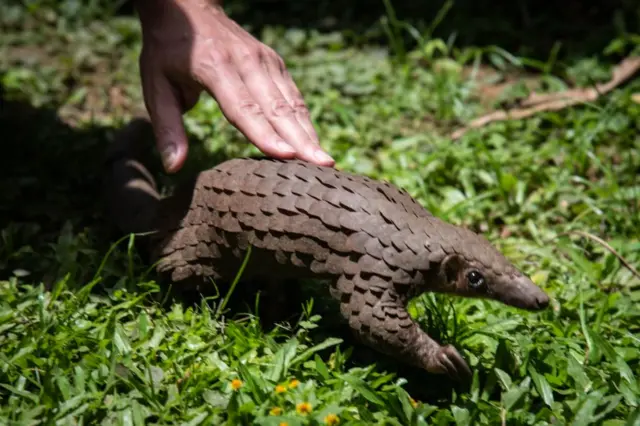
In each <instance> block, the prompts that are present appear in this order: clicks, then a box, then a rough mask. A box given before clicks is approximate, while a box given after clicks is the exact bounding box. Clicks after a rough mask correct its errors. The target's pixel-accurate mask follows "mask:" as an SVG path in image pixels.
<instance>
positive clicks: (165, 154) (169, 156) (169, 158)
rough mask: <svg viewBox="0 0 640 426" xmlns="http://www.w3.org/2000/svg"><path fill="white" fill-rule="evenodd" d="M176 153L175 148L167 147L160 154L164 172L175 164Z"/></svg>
mask: <svg viewBox="0 0 640 426" xmlns="http://www.w3.org/2000/svg"><path fill="white" fill-rule="evenodd" d="M177 155H178V152H177V151H176V148H175V146H173V145H169V146H167V147H166V148H165V149H164V150H163V151H162V153H161V156H162V165H163V166H164V169H165V170H169V169H171V168H172V167H173V165H174V163H175V162H176V157H177Z"/></svg>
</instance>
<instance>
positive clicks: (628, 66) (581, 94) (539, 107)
mask: <svg viewBox="0 0 640 426" xmlns="http://www.w3.org/2000/svg"><path fill="white" fill-rule="evenodd" d="M638 70H640V56H632V57H629V58H625V59H624V60H623V61H622V62H620V63H619V64H618V65H617V66H616V67H615V68H614V69H613V76H612V77H611V80H609V81H608V82H606V83H602V84H596V85H595V87H590V88H577V89H571V90H565V91H563V92H557V93H544V94H539V93H535V92H533V93H531V94H530V95H529V97H528V98H526V99H524V100H523V101H522V102H520V104H519V105H518V107H516V108H513V109H511V110H507V111H504V110H499V111H493V112H490V113H488V114H486V115H483V116H481V117H478V118H476V119H474V120H472V121H471V123H469V124H468V125H467V126H465V127H463V128H461V129H458V130H456V131H455V132H453V133H452V134H451V138H452V139H454V140H455V139H458V138H460V137H461V136H462V135H463V134H465V133H466V132H467V131H469V130H471V129H477V128H480V127H483V126H486V125H487V124H489V123H492V122H495V121H505V120H514V119H515V120H519V119H523V118H526V117H530V116H532V115H534V114H536V113H538V112H542V111H557V110H560V109H563V108H567V107H569V106H572V105H577V104H581V103H585V102H593V101H595V100H596V99H598V98H599V97H600V96H602V95H604V94H606V93H608V92H610V91H612V90H613V89H615V88H616V87H618V86H619V85H621V84H622V83H624V82H625V81H627V80H628V79H629V78H631V77H632V76H633V75H634V74H635V73H636V72H638Z"/></svg>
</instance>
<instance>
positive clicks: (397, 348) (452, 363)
mask: <svg viewBox="0 0 640 426" xmlns="http://www.w3.org/2000/svg"><path fill="white" fill-rule="evenodd" d="M331 292H332V295H333V297H335V298H336V299H338V300H340V311H341V312H342V315H343V316H344V317H345V318H346V319H347V320H348V322H349V326H350V328H351V329H352V330H353V332H354V333H355V336H356V338H357V339H358V340H360V341H361V342H362V343H364V344H365V345H367V346H369V347H371V348H373V349H375V350H378V351H380V352H382V353H385V354H387V355H390V356H394V357H396V358H399V359H402V360H403V361H405V362H407V363H409V364H412V365H415V366H418V367H421V368H423V369H425V370H426V371H428V372H430V373H435V374H443V373H446V374H448V375H449V376H451V377H453V378H455V379H458V380H461V379H464V378H467V377H469V376H471V374H472V373H471V370H470V369H469V366H468V365H467V363H466V362H465V360H464V359H463V358H462V356H461V355H460V354H459V353H458V351H457V350H456V349H455V348H454V347H453V346H451V345H446V346H442V345H440V344H439V343H437V342H436V341H435V340H433V339H432V338H431V337H429V335H428V334H427V333H425V332H424V331H423V330H422V329H421V328H420V326H419V325H418V324H417V323H416V322H415V321H413V319H412V318H411V317H410V316H409V313H408V312H407V310H406V308H405V306H404V303H403V300H402V299H401V298H400V297H399V296H398V294H397V293H396V291H395V290H394V288H393V286H391V285H390V284H389V283H388V282H386V281H385V280H384V279H383V278H381V277H377V276H375V275H372V276H369V277H366V279H365V277H363V276H362V275H361V274H356V275H354V276H350V277H349V276H346V275H342V276H341V277H340V278H339V279H338V280H337V281H336V282H335V284H334V285H333V286H332V288H331Z"/></svg>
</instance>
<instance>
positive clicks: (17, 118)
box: [0, 1, 640, 426]
mask: <svg viewBox="0 0 640 426" xmlns="http://www.w3.org/2000/svg"><path fill="white" fill-rule="evenodd" d="M103 3H104V4H108V3H109V2H103ZM320 3H321V4H323V5H324V4H325V2H320ZM16 4H17V3H16ZM24 4H28V5H29V7H30V8H29V9H27V8H26V6H24V5H19V6H11V5H0V30H1V31H2V34H3V35H2V38H1V39H0V79H1V80H0V81H1V82H2V87H3V88H4V91H5V93H4V97H5V101H7V103H6V104H5V105H4V106H3V109H2V115H1V116H0V123H1V126H0V127H2V129H3V134H4V135H8V136H3V150H6V151H4V153H3V154H2V155H1V156H0V157H2V158H0V166H1V167H2V177H0V194H2V195H0V197H1V199H2V203H0V227H1V234H0V237H1V240H0V348H1V351H0V424H2V425H5V424H6V425H27V424H28V425H33V424H60V425H66V424H104V425H107V424H127V425H128V424H136V425H137V424H145V423H148V424H185V425H197V424H264V425H267V424H269V425H271V424H273V425H278V424H281V422H286V423H287V424H289V425H297V424H325V420H326V419H327V416H328V415H336V416H338V418H339V419H340V424H341V425H345V424H385V425H418V424H420V425H426V424H438V425H445V424H457V425H467V424H476V425H496V424H508V425H520V424H527V425H534V424H535V425H543V424H555V425H565V424H566V425H569V424H571V425H587V424H597V425H606V426H617V425H620V426H623V425H626V426H631V425H637V424H640V408H639V406H640V380H639V376H640V280H638V278H636V277H634V276H633V275H632V273H631V272H630V271H629V270H628V269H627V268H625V267H624V266H623V265H622V263H621V262H620V261H619V259H618V258H617V257H616V256H615V255H614V254H612V253H611V252H610V251H609V250H608V249H607V248H606V247H604V246H603V245H602V244H600V243H598V242H596V241H594V240H592V239H589V238H584V237H582V236H579V235H576V234H571V232H572V231H581V232H586V233H588V234H591V235H594V236H597V237H600V238H601V239H602V240H604V241H606V242H607V243H608V244H609V245H610V246H611V247H612V248H613V249H614V250H615V251H616V252H617V253H618V254H619V255H620V256H622V257H623V258H624V259H626V261H628V262H629V263H630V264H631V265H633V266H635V267H636V269H637V268H638V266H639V265H640V177H639V176H640V132H639V131H640V104H639V103H638V102H637V97H636V98H635V99H636V100H635V101H634V97H633V95H634V94H636V93H640V79H636V80H631V81H630V82H628V83H627V84H625V85H623V86H621V87H619V88H617V89H616V90H614V91H613V92H612V93H611V94H609V95H607V96H604V97H603V98H601V99H600V100H598V101H597V102H595V103H589V104H587V105H582V106H578V107H573V108H570V109H567V110H563V111H559V112H543V113H539V114H537V115H535V116H534V117H531V118H529V119H526V120H519V121H512V122H502V123H495V124H492V125H489V126H487V127H485V128H482V129H480V130H477V131H473V132H469V133H467V134H466V135H465V136H464V137H463V138H461V139H460V140H457V141H452V140H451V138H450V137H449V136H448V135H450V133H451V132H452V131H453V130H454V129H456V128H458V127H459V126H461V125H463V124H464V123H465V122H468V121H469V120H471V119H472V118H474V117H476V116H478V115H480V114H481V113H483V112H484V111H486V110H487V108H489V107H490V106H491V105H494V104H491V103H489V105H487V102H481V99H479V97H478V95H477V94H478V87H479V86H481V85H483V84H486V82H483V81H482V80H479V79H473V78H472V76H473V71H474V67H478V68H477V70H481V71H484V72H483V73H482V74H480V75H481V76H485V77H486V76H487V75H488V77H487V78H494V79H508V80H509V81H514V82H515V81H517V80H518V76H525V77H526V76H529V77H531V78H532V80H533V81H535V82H537V84H538V85H539V87H541V88H542V89H543V90H559V89H562V88H564V87H568V86H569V85H570V83H569V82H575V83H576V84H580V85H588V84H591V83H593V82H594V81H603V80H606V79H608V78H609V76H610V73H611V70H612V66H613V65H614V64H615V63H616V62H617V61H618V59H619V58H620V55H623V54H631V53H634V52H635V54H637V53H638V52H639V51H640V41H639V40H640V35H639V34H640V27H639V26H638V25H635V27H634V26H633V25H630V24H628V23H627V24H626V27H625V26H624V25H622V24H621V21H620V19H619V16H620V15H619V14H617V15H615V16H614V18H612V22H613V23H614V24H615V25H614V26H613V27H615V28H616V31H617V33H616V34H613V35H610V34H608V35H607V37H609V38H607V39H606V40H605V41H604V42H602V43H601V44H600V45H597V43H596V48H595V49H596V50H593V49H594V48H593V47H592V45H593V43H592V41H593V37H590V38H589V43H591V44H590V47H589V49H591V50H588V49H587V50H584V51H580V50H579V49H578V48H577V47H575V39H574V41H573V43H574V45H572V46H573V47H572V51H571V55H569V54H565V51H563V50H562V48H561V49H560V50H559V51H555V53H554V51H551V50H548V51H547V53H548V54H547V55H546V56H544V55H543V56H540V55H538V56H534V55H531V56H530V57H526V56H523V55H524V54H526V53H527V52H534V51H536V49H535V46H533V47H532V46H524V47H523V48H522V51H521V52H515V51H514V52H511V53H508V52H507V51H506V50H504V49H502V48H501V47H500V45H498V44H495V45H479V46H470V45H460V44H456V43H450V41H451V39H449V38H448V37H447V36H446V35H441V34H436V33H437V31H436V32H429V31H428V30H429V28H430V27H429V25H430V24H431V23H432V20H429V22H427V24H425V25H421V24H419V23H417V24H415V25H414V26H409V24H407V23H406V22H407V21H405V20H404V17H401V16H399V15H398V17H396V18H394V15H393V12H394V9H393V8H392V6H394V4H393V3H392V2H381V5H379V6H380V8H381V11H382V12H381V13H382V18H381V20H379V21H374V22H378V23H379V25H375V26H373V27H371V28H369V27H367V28H368V31H367V32H365V31H355V30H354V31H350V30H349V29H348V28H340V29H335V30H331V31H329V30H320V29H310V30H305V29H301V28H302V27H293V26H291V27H287V26H275V25H273V24H268V25H264V26H261V31H260V32H259V34H258V35H259V36H260V37H261V38H262V40H264V41H266V42H268V43H269V44H271V45H272V46H274V47H275V48H276V49H277V50H278V51H279V52H280V53H281V54H282V55H283V56H284V57H285V59H286V60H287V63H288V65H289V67H290V70H291V72H292V74H293V76H294V78H295V80H296V81H297V83H298V85H299V87H300V88H301V90H302V91H303V93H304V96H305V98H306V100H307V102H308V104H309V106H310V109H311V112H312V117H313V119H314V122H315V123H316V126H317V129H318V132H319V135H320V137H321V140H322V144H323V146H324V147H325V148H326V149H327V150H328V151H329V152H330V153H331V154H332V155H333V156H334V157H335V158H336V159H337V167H339V168H341V169H345V170H349V171H353V172H358V173H363V174H366V175H368V176H371V177H374V178H379V179H386V180H389V181H391V182H393V183H395V184H397V185H399V186H402V187H404V188H406V189H407V190H408V191H409V192H410V193H411V194H412V195H413V196H415V197H416V198H417V199H418V200H419V201H420V202H421V203H422V204H423V205H424V206H425V207H427V208H428V209H430V210H431V211H432V212H433V213H434V214H435V215H437V216H440V217H442V218H443V219H445V220H448V221H450V222H453V223H455V224H459V225H464V226H468V227H471V228H473V229H475V230H478V231H481V232H483V233H485V234H486V235H487V237H488V238H489V239H490V240H491V241H493V242H494V243H495V244H496V245H497V246H498V247H499V248H500V249H501V250H502V251H503V252H504V253H505V254H506V255H507V256H508V257H509V258H511V259H512V260H513V261H514V263H516V264H517V265H518V266H519V267H521V268H522V269H523V270H524V271H525V272H526V273H528V274H530V275H531V276H532V277H533V279H534V281H536V283H538V284H539V285H540V286H541V287H543V288H544V289H545V291H547V292H548V293H549V295H550V296H551V298H552V304H551V306H550V308H549V309H548V310H546V311H544V312H540V313H527V312H522V311H518V310H516V309H513V308H508V307H505V306H503V305H501V304H499V303H497V302H490V301H482V300H463V299H454V298H450V297H443V296H437V297H436V296H433V295H426V296H424V297H421V298H419V300H417V301H415V303H414V304H413V305H412V315H414V316H415V317H416V318H417V319H418V320H419V321H420V322H421V324H423V325H424V327H425V328H428V329H429V330H430V332H431V333H432V334H433V335H434V336H435V337H437V338H438V339H441V341H443V342H449V343H453V344H455V345H456V347H458V348H459V349H460V350H461V351H462V353H463V355H464V356H465V358H466V359H467V360H468V362H469V364H470V365H471V367H472V369H474V371H476V374H475V376H474V379H473V382H472V383H471V386H470V387H469V388H468V389H460V388H455V387H451V386H449V385H450V384H449V383H447V381H446V379H445V378H443V377H438V376H436V377H434V376H424V375H420V373H419V372H415V371H413V370H404V369H403V368H401V367H399V366H396V365H395V363H393V361H390V360H388V359H385V358H383V357H381V356H379V355H377V354H376V353H368V352H366V351H365V350H364V349H363V348H361V347H359V346H354V345H353V343H352V342H351V341H349V340H348V339H345V338H344V335H343V334H340V333H336V332H334V329H333V328H331V326H330V325H329V324H330V323H331V322H332V318H331V317H330V314H327V308H326V307H325V306H324V302H323V301H322V299H321V298H320V299H319V298H314V299H313V300H312V301H311V300H310V301H309V302H306V303H305V304H304V309H303V314H302V315H301V316H300V318H298V319H296V320H295V321H292V323H291V324H289V325H286V324H285V325H282V326H281V327H278V328H276V329H273V330H262V329H261V327H260V325H259V321H258V319H257V318H256V316H255V315H252V314H251V313H250V312H247V311H248V310H244V311H243V310H242V309H241V310H230V309H220V308H221V304H222V300H221V298H222V297H224V296H225V293H224V291H223V293H222V295H221V296H220V297H218V298H207V299H198V298H196V299H195V302H193V303H189V302H187V301H185V300H182V299H180V298H177V297H172V296H170V295H169V293H167V289H166V288H161V287H160V286H159V285H158V284H157V283H156V282H155V281H154V279H155V278H156V277H155V276H154V275H153V273H152V271H150V270H149V266H150V265H146V264H144V262H143V261H142V260H141V259H140V257H139V256H138V254H137V252H136V251H135V250H134V249H133V246H132V245H131V241H130V240H127V239H126V238H125V239H123V240H122V241H120V242H119V243H118V244H117V245H116V246H114V243H116V241H117V237H114V236H113V235H112V234H110V233H109V231H108V226H107V221H106V218H105V217H104V213H103V205H102V199H101V196H100V193H99V188H100V176H99V171H100V170H99V166H100V160H101V157H100V155H101V154H102V152H103V151H104V148H105V146H106V143H108V141H109V140H110V138H111V136H112V134H113V131H114V129H115V128H116V127H117V126H118V125H120V123H122V122H123V121H124V120H126V118H127V117H128V115H129V114H130V113H131V112H132V111H134V110H135V108H136V107H139V105H140V102H141V96H140V88H139V83H138V78H139V77H138V75H137V64H136V61H137V52H138V49H139V47H140V33H139V28H138V24H137V21H136V20H135V19H133V18H131V17H126V16H124V17H123V16H114V15H113V13H112V12H111V11H109V9H108V8H107V7H105V6H104V5H103V4H102V3H99V2H92V6H90V7H89V6H84V7H81V8H80V9H77V10H76V9H74V8H73V7H74V5H76V4H77V3H76V2H72V1H67V2H63V3H62V4H63V5H64V8H62V9H59V12H60V14H61V15H60V16H57V17H56V16H54V15H52V13H53V12H52V9H51V8H50V7H49V6H48V5H49V4H50V3H48V2H25V3H24ZM243 5H244V3H242V2H230V5H229V7H230V10H232V11H233V10H236V11H237V13H238V14H240V13H246V11H245V9H242V7H241V6H243ZM385 5H386V6H387V7H390V8H388V9H386V12H385ZM291 7H294V6H291ZM456 7H458V6H457V5H455V4H453V8H456ZM460 7H461V6H460ZM437 10H438V9H437V8H436V11H435V12H434V13H433V14H432V15H429V16H431V18H435V16H436V13H437ZM463 10H464V8H463ZM257 13H258V12H256V14H257ZM349 13H351V16H356V15H357V10H355V9H354V10H351V11H349V10H346V12H345V15H348V14H349ZM446 13H447V9H446V8H445V9H442V14H443V16H444V15H446ZM294 15H295V14H294ZM460 16H461V15H460V14H458V15H456V19H455V20H453V21H446V19H445V20H444V21H443V22H444V23H443V25H445V27H443V28H448V27H446V25H454V24H459V23H460ZM628 16H629V15H628ZM547 17H548V18H550V19H551V18H552V17H553V16H552V15H548V16H547ZM54 18H57V19H58V20H57V21H56V20H55V19H54ZM98 19H100V21H98ZM247 19H248V18H247ZM354 19H355V18H354ZM467 19H468V20H469V21H468V23H469V31H471V33H473V31H475V27H474V26H473V25H475V23H477V22H479V21H473V20H472V19H471V17H468V18H467ZM478 19H480V18H478ZM538 19H540V18H538ZM482 22H483V23H485V24H486V22H485V21H482ZM495 22H496V24H495V25H496V27H500V28H503V27H508V28H511V27H510V25H513V26H516V25H517V24H515V23H513V22H511V23H510V22H509V21H507V20H504V21H495ZM554 22H555V21H554ZM607 22H608V21H607ZM498 23H500V25H498ZM354 25H355V24H354ZM367 25H368V24H367ZM482 25H484V24H478V26H479V27H482ZM472 27H473V28H472ZM613 27H612V28H613ZM354 28H356V27H354ZM459 28H460V30H461V31H464V29H465V28H463V26H460V27H459ZM455 29H456V28H453V30H455ZM442 31H444V30H442ZM442 31H441V32H442ZM509 31H510V30H508V29H504V32H505V33H506V34H509ZM412 34H413V35H415V36H416V37H413V36H412ZM429 34H432V35H431V36H430V35H429ZM439 37H440V38H439ZM531 37H532V38H535V36H531ZM548 37H550V36H548ZM505 38H508V36H505ZM411 39H413V42H411ZM381 41H382V42H381ZM387 41H388V42H387ZM506 43H507V41H505V44H506ZM478 44H479V43H478ZM485 46H488V47H485ZM581 52H582V53H581ZM480 64H482V66H481V67H480ZM487 70H491V73H489V74H487V72H486V71H487ZM523 90H524V91H523ZM523 93H524V94H525V95H526V90H525V89H524V86H522V85H514V86H513V87H512V88H511V89H510V90H508V91H507V92H506V93H505V94H504V95H503V97H502V98H499V99H497V100H496V101H495V102H507V103H508V102H511V101H513V99H514V98H516V97H521V96H523ZM185 119H186V123H187V127H188V130H189V133H190V135H191V136H192V137H193V139H194V144H193V146H192V152H191V155H190V158H189V164H188V166H187V167H186V168H185V170H184V171H183V172H182V173H180V175H179V176H178V177H177V179H180V178H182V177H183V176H187V175H188V174H189V173H190V172H191V171H193V170H196V169H199V168H203V167H206V166H210V165H212V164H215V163H216V162H217V161H220V159H223V158H228V157H232V156H239V155H245V154H250V153H256V152H257V151H256V150H255V148H253V147H252V146H250V145H249V144H247V143H246V142H244V141H243V139H242V137H241V135H240V134H239V133H238V132H237V131H236V130H235V129H233V128H232V127H231V126H230V125H229V124H228V123H227V122H226V121H225V120H224V119H223V116H222V114H221V112H220V111H219V109H218V107H217V105H216V104H215V102H214V101H212V100H211V99H210V98H208V97H203V98H202V99H201V101H200V103H199V104H198V105H197V107H196V108H195V109H194V110H192V111H191V112H189V113H188V114H187V116H186V118H185ZM5 129H6V130H5ZM196 141H198V142H196ZM200 141H201V142H203V143H200ZM160 177H161V181H162V182H163V183H164V184H169V183H171V182H172V179H173V178H169V177H166V176H160ZM315 291H318V289H316V288H313V286H311V288H310V289H309V292H310V293H314V292H315ZM318 297H321V296H318ZM249 303H252V302H249ZM294 379H295V380H297V381H298V382H299V383H298V385H297V386H289V385H290V384H291V382H292V380H294ZM234 380H240V382H241V384H242V385H241V387H239V388H238V389H234V388H233V384H234V383H238V382H234ZM278 385H281V386H284V387H283V388H277V386H278ZM276 389H280V390H283V389H284V392H281V393H279V392H277V391H276ZM415 401H417V403H416V402H415ZM304 403H308V404H310V408H311V412H310V413H309V414H307V415H303V414H300V413H298V412H297V410H296V407H303V406H304ZM300 404H303V405H300ZM274 407H278V408H277V409H276V411H279V412H278V413H275V412H273V411H272V410H273V409H274ZM274 414H277V415H274Z"/></svg>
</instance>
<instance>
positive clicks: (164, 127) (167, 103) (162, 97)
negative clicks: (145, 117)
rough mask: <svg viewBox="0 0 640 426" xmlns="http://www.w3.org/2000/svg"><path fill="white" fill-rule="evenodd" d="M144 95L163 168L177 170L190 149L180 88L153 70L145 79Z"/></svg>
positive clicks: (173, 171) (172, 171) (168, 170)
mask: <svg viewBox="0 0 640 426" xmlns="http://www.w3.org/2000/svg"><path fill="white" fill-rule="evenodd" d="M143 95H144V100H145V105H146V106H147V111H148V112H149V118H150V119H151V124H152V126H153V132H154V134H155V137H156V146H157V148H158V152H159V153H160V156H161V158H162V164H163V166H164V169H165V171H166V172H167V173H175V172H177V171H178V170H180V169H181V168H182V165H183V164H184V162H185V160H186V158H187V153H188V151H189V145H188V141H187V135H186V132H185V130H184V124H183V122H182V104H181V98H180V96H179V92H178V90H177V89H176V88H175V87H174V86H173V85H172V84H171V82H170V81H169V80H168V79H167V78H166V77H165V76H164V75H162V74H160V73H154V74H153V76H152V78H151V79H149V81H148V82H147V83H146V84H144V83H143Z"/></svg>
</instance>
